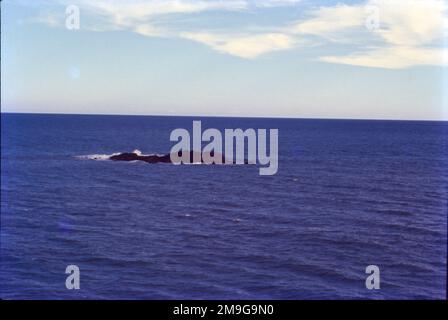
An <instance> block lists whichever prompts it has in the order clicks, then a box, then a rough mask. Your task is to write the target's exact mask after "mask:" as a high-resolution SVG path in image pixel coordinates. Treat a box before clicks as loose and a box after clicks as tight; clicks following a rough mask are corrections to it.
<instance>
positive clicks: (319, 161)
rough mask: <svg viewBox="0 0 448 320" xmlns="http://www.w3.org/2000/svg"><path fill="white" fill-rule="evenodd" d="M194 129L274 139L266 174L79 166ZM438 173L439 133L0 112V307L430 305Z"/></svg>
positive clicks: (439, 280) (442, 162)
mask: <svg viewBox="0 0 448 320" xmlns="http://www.w3.org/2000/svg"><path fill="white" fill-rule="evenodd" d="M193 120H201V121H202V126H203V128H218V129H223V128H242V129H246V128H266V129H269V128H278V132H279V162H278V172H277V174H275V175H272V176H260V175H259V173H258V169H259V167H258V166H254V165H228V166H227V165H226V166H220V165H190V166H189V165H180V166H175V165H172V164H164V163H160V164H148V163H143V162H114V161H107V160H106V161H95V160H91V159H89V156H91V155H95V154H96V155H110V154H113V153H117V152H131V151H133V150H134V149H139V150H141V151H142V152H143V153H147V154H149V153H167V152H169V151H170V148H171V147H172V146H173V142H171V141H170V139H169V136H170V132H171V131H172V130H173V129H176V128H186V129H191V126H192V121H193ZM447 168H448V123H447V122H417V121H370V120H317V119H309V120H304V119H265V118H205V117H204V118H201V117H156V116H102V115H97V116H93V115H44V114H41V115H38V114H5V113H2V114H1V269H0V283H1V287H0V298H2V299H443V298H445V297H446V293H445V289H446V281H447V263H446V262H447V198H448V196H447V194H448V171H447ZM73 264H74V265H77V266H78V267H79V269H80V287H81V288H80V290H67V289H66V287H65V281H66V277H67V274H65V269H66V267H67V265H73ZM368 265H377V266H378V267H379V269H380V280H381V282H380V283H381V287H380V289H378V290H368V289H366V285H365V281H366V277H367V276H368V274H366V272H365V271H366V267H367V266H368Z"/></svg>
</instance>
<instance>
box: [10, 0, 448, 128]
mask: <svg viewBox="0 0 448 320" xmlns="http://www.w3.org/2000/svg"><path fill="white" fill-rule="evenodd" d="M77 9H79V28H76V27H75V28H73V26H76V10H77ZM67 10H68V11H67ZM73 10H74V11H73ZM1 28H2V32H1V111H2V112H33V113H41V112H42V113H76V114H138V115H193V116H254V117H294V118H351V119H404V120H448V93H447V91H448V90H447V88H448V47H447V42H448V3H447V1H444V0H421V1H420V0H407V1H403V0H365V1H328V0H325V1H309V0H301V1H300V0H299V1H297V0H265V1H255V0H227V1H223V0H208V1H206V0H197V1H193V0H165V1H160V0H154V1H151V0H148V1H140V0H128V1H124V0H123V1H113V0H97V1H89V0H52V1H49V0H29V1H25V0H6V1H5V0H4V1H1ZM444 89H445V90H444Z"/></svg>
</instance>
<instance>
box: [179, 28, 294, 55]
mask: <svg viewBox="0 0 448 320" xmlns="http://www.w3.org/2000/svg"><path fill="white" fill-rule="evenodd" d="M181 37H183V38H186V39H190V40H194V41H197V42H200V43H203V44H206V45H208V46H210V47H212V48H213V49H215V50H217V51H220V52H224V53H228V54H231V55H234V56H237V57H241V58H248V59H250V58H255V57H258V56H259V55H261V54H264V53H267V52H271V51H278V50H286V49H290V48H292V47H293V46H294V45H295V40H294V38H292V37H291V36H288V35H285V34H282V33H264V34H256V35H236V36H235V35H219V34H212V33H192V32H184V33H182V34H181Z"/></svg>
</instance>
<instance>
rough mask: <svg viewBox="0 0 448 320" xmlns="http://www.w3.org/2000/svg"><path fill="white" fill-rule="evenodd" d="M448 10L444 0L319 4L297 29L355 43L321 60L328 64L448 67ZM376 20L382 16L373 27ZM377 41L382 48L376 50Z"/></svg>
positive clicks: (381, 66) (385, 0)
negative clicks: (447, 44)
mask: <svg viewBox="0 0 448 320" xmlns="http://www.w3.org/2000/svg"><path fill="white" fill-rule="evenodd" d="M446 14H447V4H446V2H444V1H442V0H424V1H422V0H407V1H402V0H371V1H368V2H366V3H363V4H358V5H350V6H348V5H336V6H333V7H322V8H318V9H316V10H314V11H312V12H311V13H310V18H309V19H307V20H305V21H300V22H297V23H296V24H295V25H293V27H292V30H293V32H295V33H298V34H302V35H314V36H319V37H321V38H324V39H326V40H328V41H330V42H338V43H350V44H352V45H354V46H355V50H356V51H355V52H354V53H350V54H348V55H344V56H325V55H324V56H322V57H320V58H319V60H321V61H325V62H330V63H342V64H350V65H356V66H365V67H377V68H393V69H400V68H407V67H412V66H416V65H447V61H446V60H447V59H446V56H447V48H445V47H444V46H443V38H444V37H445V38H446V36H447V33H446V32H447V21H448V20H447V16H446ZM370 19H377V23H378V25H377V26H374V25H370V29H369V22H372V21H371V20H370ZM360 35H361V36H360ZM360 40H361V41H360ZM373 44H375V45H382V47H379V48H378V47H377V48H371V47H372V45H373Z"/></svg>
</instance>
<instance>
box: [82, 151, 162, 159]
mask: <svg viewBox="0 0 448 320" xmlns="http://www.w3.org/2000/svg"><path fill="white" fill-rule="evenodd" d="M122 153H123V152H115V153H112V154H87V155H80V156H75V158H78V159H84V160H97V161H105V160H109V159H110V157H112V156H116V155H119V154H122ZM132 153H135V154H136V155H138V156H153V155H155V154H154V153H151V154H144V153H142V152H141V151H140V150H138V149H135V150H134V151H132ZM157 156H159V157H161V156H163V154H157ZM135 161H138V160H135Z"/></svg>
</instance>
